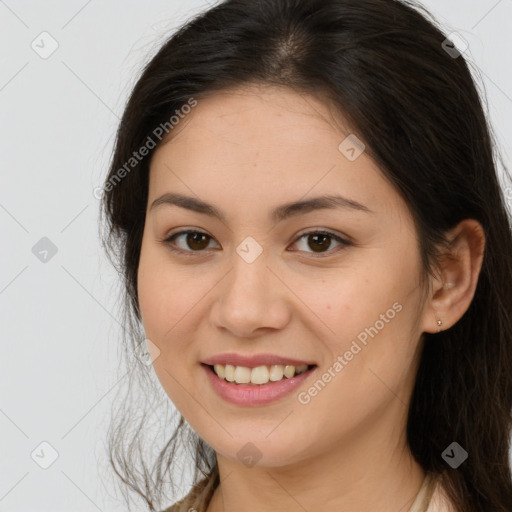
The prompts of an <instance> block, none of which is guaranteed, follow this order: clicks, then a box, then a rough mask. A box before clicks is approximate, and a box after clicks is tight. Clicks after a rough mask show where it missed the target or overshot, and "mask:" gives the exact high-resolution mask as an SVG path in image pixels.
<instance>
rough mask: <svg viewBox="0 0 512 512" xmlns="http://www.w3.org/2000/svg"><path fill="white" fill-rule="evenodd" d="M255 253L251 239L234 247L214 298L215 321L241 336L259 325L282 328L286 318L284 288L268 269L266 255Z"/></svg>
mask: <svg viewBox="0 0 512 512" xmlns="http://www.w3.org/2000/svg"><path fill="white" fill-rule="evenodd" d="M257 252H258V251H257V247H256V246H255V245H254V243H253V242H251V241H247V242H246V243H244V242H242V243H241V244H240V245H239V246H238V247H237V250H236V253H234V254H233V258H232V268H231V271H230V272H229V273H228V274H227V275H226V277H225V279H223V284H222V285H221V286H220V287H219V290H218V294H217V297H216V304H215V308H214V310H215V314H214V322H215V324H216V325H217V326H218V327H224V328H226V329H228V330H230V331H232V332H233V334H235V335H237V336H240V337H243V336H249V335H250V334H251V333H252V332H253V331H254V330H256V329H258V328H261V327H270V328H282V327H283V326H284V325H285V324H286V322H287V320H288V311H287V307H286V304H285V302H286V301H285V300H284V299H285V298H284V296H283V290H282V289H281V287H279V284H278V282H277V281H276V279H275V277H274V276H273V275H272V272H271V271H270V270H269V269H268V268H267V265H268V263H269V262H268V261H267V258H266V254H264V253H263V251H259V254H257Z"/></svg>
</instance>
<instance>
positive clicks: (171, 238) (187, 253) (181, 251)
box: [160, 229, 351, 258]
mask: <svg viewBox="0 0 512 512" xmlns="http://www.w3.org/2000/svg"><path fill="white" fill-rule="evenodd" d="M188 234H200V235H205V236H206V237H208V238H209V239H210V240H214V238H213V237H211V236H210V235H208V234H207V233H204V232H202V231H197V230H192V229H190V230H184V231H179V232H177V233H174V234H172V235H171V236H169V237H167V238H164V239H163V240H160V241H161V242H162V243H163V244H165V245H166V246H167V247H168V248H169V249H170V250H171V251H173V252H176V253H179V254H183V255H185V256H187V257H189V256H190V257H195V256H200V255H202V253H204V252H206V250H205V249H203V250H196V251H193V250H184V249H179V248H177V247H176V246H175V245H173V242H174V240H175V239H176V238H178V237H179V236H181V235H188ZM309 235H325V236H327V237H329V238H332V239H334V240H335V241H336V242H339V243H340V244H341V248H342V249H343V248H344V247H348V246H350V245H351V242H349V241H348V240H345V239H343V238H341V237H340V236H338V235H335V234H334V233H332V232H330V231H325V230H313V231H307V232H306V233H302V234H301V235H299V236H298V237H297V238H296V239H295V241H294V242H293V243H294V244H295V243H296V242H298V241H299V240H301V239H302V238H305V237H308V236H309ZM333 251H334V250H328V251H325V252H320V253H315V252H310V253H309V254H312V255H313V257H314V258H325V257H328V256H330V255H331V253H332V252H333ZM296 252H308V251H296ZM336 252H338V251H336Z"/></svg>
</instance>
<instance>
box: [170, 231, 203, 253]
mask: <svg viewBox="0 0 512 512" xmlns="http://www.w3.org/2000/svg"><path fill="white" fill-rule="evenodd" d="M211 240H212V237H211V236H209V235H207V234H206V233H202V232H201V231H180V232H179V233H175V234H174V235H171V236H170V237H169V238H166V239H165V240H164V243H166V244H167V245H168V246H169V247H170V248H171V249H172V250H174V251H181V252H202V251H203V250H204V249H206V248H207V247H208V245H209V243H210V241H211Z"/></svg>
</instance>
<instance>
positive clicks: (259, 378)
mask: <svg viewBox="0 0 512 512" xmlns="http://www.w3.org/2000/svg"><path fill="white" fill-rule="evenodd" d="M206 366H208V367H209V368H210V370H211V371H212V372H213V373H214V374H215V375H217V377H219V379H222V380H225V381H227V382H230V383H232V384H249V385H251V384H252V385H254V386H263V385H265V384H269V383H270V384H271V383H273V382H280V381H282V380H287V379H292V378H293V377H296V376H298V375H301V374H303V373H305V372H307V371H310V370H312V369H313V368H316V365H314V364H311V365H307V364H302V365H299V366H294V365H280V364H274V365H261V366H256V367H253V368H249V367H247V366H235V365H230V364H226V365H223V364H215V365H206Z"/></svg>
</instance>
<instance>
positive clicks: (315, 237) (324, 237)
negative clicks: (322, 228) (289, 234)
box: [308, 233, 330, 252]
mask: <svg viewBox="0 0 512 512" xmlns="http://www.w3.org/2000/svg"><path fill="white" fill-rule="evenodd" d="M308 238H309V241H311V240H314V241H313V244H317V246H320V249H327V248H329V245H330V242H329V239H330V236H328V235H323V234H321V233H315V234H313V235H309V237H308ZM319 238H320V239H322V240H323V242H318V239H319ZM326 242H327V243H326ZM309 247H311V249H313V250H314V251H315V252H321V251H316V249H315V248H314V246H313V245H311V243H309Z"/></svg>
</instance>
